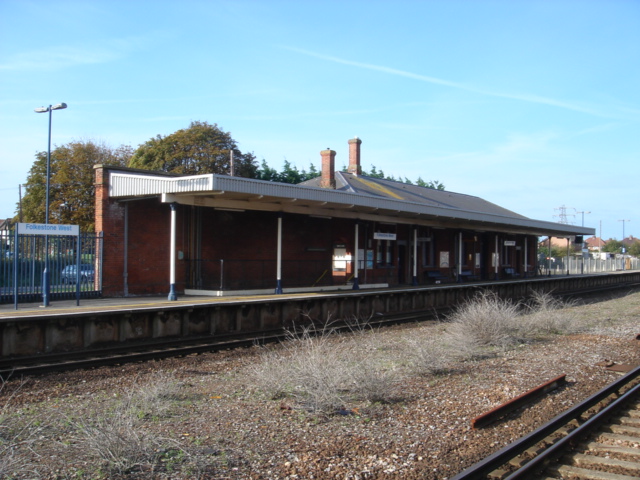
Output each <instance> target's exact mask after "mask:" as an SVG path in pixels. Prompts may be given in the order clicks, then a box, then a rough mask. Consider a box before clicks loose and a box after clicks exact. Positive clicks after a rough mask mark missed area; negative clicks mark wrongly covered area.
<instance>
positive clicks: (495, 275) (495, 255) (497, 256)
mask: <svg viewBox="0 0 640 480" xmlns="http://www.w3.org/2000/svg"><path fill="white" fill-rule="evenodd" d="M499 267H500V252H499V251H498V234H497V233H496V245H495V251H494V252H493V279H494V280H498V268H499Z"/></svg>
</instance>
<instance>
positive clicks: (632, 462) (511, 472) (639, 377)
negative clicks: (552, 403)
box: [451, 366, 640, 480]
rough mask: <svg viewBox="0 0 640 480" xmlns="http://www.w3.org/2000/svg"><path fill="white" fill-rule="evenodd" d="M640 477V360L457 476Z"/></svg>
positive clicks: (471, 479) (507, 479) (520, 479)
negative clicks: (539, 425)
mask: <svg viewBox="0 0 640 480" xmlns="http://www.w3.org/2000/svg"><path fill="white" fill-rule="evenodd" d="M637 478H640V366H639V367H636V368H635V369H634V370H632V371H631V372H629V373H628V374H626V375H625V376H624V377H622V378H620V379H618V380H616V381H615V382H613V383H611V384H610V385H608V386H607V387H605V388H603V389H602V390H600V391H599V392H597V393H595V394H594V395H592V396H591V397H589V398H588V399H586V400H584V401H583V402H580V403H579V404H577V405H575V406H574V407H572V408H571V409H569V410H567V411H566V412H564V413H562V414H560V415H558V416H557V417H556V418H554V419H552V420H551V421H549V422H548V423H546V424H544V425H542V426H541V427H539V428H538V429H536V430H535V431H533V432H532V433H530V434H529V435H526V436H525V437H522V438H520V439H519V440H517V441H515V442H513V443H511V444H510V445H507V446H506V447H504V448H502V449H501V450H499V451H498V452H495V453H494V454H492V455H490V456H489V457H487V458H486V459H484V460H482V461H480V462H478V463H476V464H475V465H473V466H471V467H469V468H468V469H466V470H465V471H463V472H462V473H460V474H458V475H456V476H455V477H453V478H452V479H451V480H483V479H500V480H524V479H543V480H555V479H584V480H632V479H637Z"/></svg>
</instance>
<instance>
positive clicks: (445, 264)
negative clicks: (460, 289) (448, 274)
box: [440, 252, 449, 268]
mask: <svg viewBox="0 0 640 480" xmlns="http://www.w3.org/2000/svg"><path fill="white" fill-rule="evenodd" d="M440 268H449V252H440Z"/></svg>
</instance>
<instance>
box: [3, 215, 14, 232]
mask: <svg viewBox="0 0 640 480" xmlns="http://www.w3.org/2000/svg"><path fill="white" fill-rule="evenodd" d="M12 227H13V220H12V219H10V218H7V219H5V220H3V219H0V232H1V231H8V230H11V228H12Z"/></svg>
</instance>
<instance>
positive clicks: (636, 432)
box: [603, 425, 640, 442]
mask: <svg viewBox="0 0 640 480" xmlns="http://www.w3.org/2000/svg"><path fill="white" fill-rule="evenodd" d="M603 431H605V432H608V433H617V434H619V435H628V436H631V437H636V441H637V442H640V427H632V426H629V425H608V426H606V427H604V428H603Z"/></svg>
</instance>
